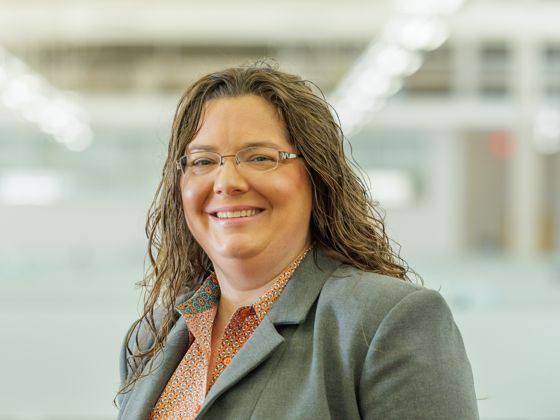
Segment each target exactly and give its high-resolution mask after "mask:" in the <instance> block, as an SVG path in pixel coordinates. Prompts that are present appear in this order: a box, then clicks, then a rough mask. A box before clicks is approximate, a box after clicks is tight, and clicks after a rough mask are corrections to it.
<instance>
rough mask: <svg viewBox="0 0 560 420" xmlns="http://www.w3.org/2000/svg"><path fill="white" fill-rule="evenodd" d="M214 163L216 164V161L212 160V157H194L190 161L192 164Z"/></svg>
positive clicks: (206, 164)
mask: <svg viewBox="0 0 560 420" xmlns="http://www.w3.org/2000/svg"><path fill="white" fill-rule="evenodd" d="M215 164H216V162H214V161H213V160H212V159H208V158H199V159H195V160H193V161H192V163H191V165H192V166H209V165H215Z"/></svg>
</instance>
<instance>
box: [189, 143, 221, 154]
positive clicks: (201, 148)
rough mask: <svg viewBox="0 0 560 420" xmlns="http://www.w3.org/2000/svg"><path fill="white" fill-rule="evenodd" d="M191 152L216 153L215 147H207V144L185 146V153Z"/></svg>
mask: <svg viewBox="0 0 560 420" xmlns="http://www.w3.org/2000/svg"><path fill="white" fill-rule="evenodd" d="M193 150H198V151H209V152H215V151H217V149H216V147H215V146H211V145H207V144H195V145H192V146H190V145H189V146H187V153H190V152H192V151H193Z"/></svg>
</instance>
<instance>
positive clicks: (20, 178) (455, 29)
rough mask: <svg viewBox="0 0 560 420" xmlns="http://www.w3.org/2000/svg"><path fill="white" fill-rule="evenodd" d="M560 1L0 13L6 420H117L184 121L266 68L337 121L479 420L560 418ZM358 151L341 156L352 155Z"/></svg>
mask: <svg viewBox="0 0 560 420" xmlns="http://www.w3.org/2000/svg"><path fill="white" fill-rule="evenodd" d="M559 18H560V1H555V0H470V1H461V0H447V1H446V0H394V1H390V0H383V1H381V0H369V1H367V0H347V1H345V2H340V1H333V0H322V1H319V0H299V1H296V0H285V1H283V2H262V1H256V0H236V1H215V2H203V1H171V0H166V1H158V2H155V1H140V0H137V1H132V0H129V1H125V0H111V1H109V0H106V1H104V0H72V1H64V0H48V1H47V0H18V1H12V0H0V340H1V345H0V419H111V418H115V417H116V409H115V408H114V407H113V406H112V399H113V397H114V394H115V392H116V390H117V387H118V351H119V347H120V344H121V340H122V337H123V334H124V333H125V331H126V329H127V328H128V326H129V325H130V323H131V322H132V320H133V319H134V318H135V317H136V316H137V311H138V302H139V296H140V294H139V290H138V289H137V288H136V287H135V283H136V282H138V281H139V280H141V278H142V276H143V273H144V269H145V262H144V257H145V249H146V239H145V237H144V232H143V229H144V223H145V217H146V212H147V209H148V206H149V204H150V202H151V200H152V197H153V194H154V192H155V188H156V186H157V183H158V181H159V179H158V178H159V174H160V172H161V169H162V164H163V161H164V158H165V153H166V143H167V141H168V136H169V133H170V125H171V121H172V117H173V112H174V107H175V105H176V103H177V101H178V98H179V96H180V94H181V92H182V91H183V90H184V88H185V87H186V86H187V85H188V84H189V83H190V82H191V81H193V80H194V79H196V78H198V77H199V76H201V75H203V74H205V73H207V72H209V71H214V70H219V69H222V68H225V67H227V66H232V65H237V64H243V63H247V62H250V61H254V60H256V59H260V58H263V57H272V58H274V59H275V60H276V61H277V62H278V63H279V66H280V68H281V69H283V70H286V71H289V72H295V73H298V74H300V75H302V76H303V77H304V78H307V79H309V80H312V81H314V82H315V83H316V84H317V85H318V87H320V88H321V90H322V91H323V92H324V93H325V95H326V96H327V98H328V100H329V101H330V102H331V103H332V104H333V105H334V106H335V108H336V110H337V112H338V114H339V116H340V119H341V121H342V124H343V126H344V128H345V130H346V134H347V138H348V144H347V146H348V152H349V153H352V154H353V155H354V156H355V158H356V159H357V161H358V162H359V163H360V165H361V166H362V167H363V168H364V171H365V172H366V173H367V175H368V176H369V182H370V185H371V191H372V195H373V197H374V198H376V199H377V200H379V202H380V203H381V206H382V207H383V209H384V211H385V215H386V223H387V227H388V230H389V232H390V235H391V236H392V237H393V238H394V240H395V241H396V242H398V244H400V246H401V247H402V248H401V253H402V255H403V256H404V257H405V258H406V259H407V261H408V262H409V264H410V265H411V266H412V267H413V268H414V269H415V270H416V271H418V272H419V273H420V274H421V275H422V277H423V278H424V281H425V284H426V285H427V286H428V287H431V288H434V289H438V290H440V292H441V293H442V294H443V295H444V296H445V298H446V299H447V301H448V302H449V304H450V306H451V308H452V310H453V312H454V315H455V318H456V322H457V323H458V325H459V327H460V329H461V331H462V333H463V337H464V341H465V345H466V347H467V351H468V354H469V357H470V360H471V363H472V366H473V371H474V375H475V382H476V389H477V394H478V397H479V399H480V400H479V407H480V413H481V417H482V418H483V419H560V398H559V395H560V394H559V391H560V358H559V356H560V326H559V324H560V194H559V193H560V24H559V23H558V22H559V21H560V20H559ZM350 145H351V147H350Z"/></svg>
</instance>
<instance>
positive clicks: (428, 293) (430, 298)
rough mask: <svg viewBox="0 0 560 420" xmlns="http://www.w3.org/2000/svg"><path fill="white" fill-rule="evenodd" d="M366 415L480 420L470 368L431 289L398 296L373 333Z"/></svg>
mask: <svg viewBox="0 0 560 420" xmlns="http://www.w3.org/2000/svg"><path fill="white" fill-rule="evenodd" d="M359 404H360V411H361V414H362V418H364V419H418V420H420V419H430V420H431V419H454V420H463V419H464V420H471V419H478V418H479V417H478V408H477V402H476V396H475V392H474V383H473V376H472V371H471V366H470V363H469V360H468V359H467V355H466V352H465V347H464V345H463V340H462V338H461V334H460V332H459V330H458V328H457V326H456V325H455V322H454V320H453V317H452V315H451V312H450V310H449V307H448V306H447V304H446V303H445V301H444V300H443V298H442V297H441V295H440V294H439V293H437V292H435V291H433V290H428V289H421V290H417V291H414V292H412V293H410V294H408V295H407V296H406V297H404V298H403V299H402V300H400V301H399V302H398V303H397V304H396V305H395V306H394V307H393V308H392V309H391V310H390V311H389V312H388V313H387V315H386V316H385V318H384V319H383V321H382V322H381V324H380V325H379V328H378V329H377V331H376V332H375V334H374V336H373V338H372V340H371V343H370V346H369V350H368V353H367V357H366V360H365V362H364V366H363V371H362V376H361V379H360V385H359Z"/></svg>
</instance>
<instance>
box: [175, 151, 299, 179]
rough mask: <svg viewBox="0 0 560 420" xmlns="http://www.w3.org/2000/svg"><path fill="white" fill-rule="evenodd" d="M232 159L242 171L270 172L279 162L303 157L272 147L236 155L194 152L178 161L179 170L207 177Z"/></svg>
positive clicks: (187, 173)
mask: <svg viewBox="0 0 560 420" xmlns="http://www.w3.org/2000/svg"><path fill="white" fill-rule="evenodd" d="M227 157H232V158H234V162H235V164H236V166H237V167H238V168H240V169H250V170H253V171H255V172H268V171H272V170H274V169H276V168H277V167H278V162H280V161H282V160H287V159H297V158H300V157H302V155H299V154H296V153H290V152H282V151H280V150H276V149H274V148H272V147H260V146H259V147H253V146H251V147H246V148H243V149H241V150H239V151H238V152H237V153H236V154H235V155H220V154H219V153H215V152H207V151H201V152H192V153H187V154H186V155H184V156H181V158H179V160H178V161H177V169H178V170H180V171H181V172H182V173H183V175H187V176H191V175H207V174H209V173H211V172H213V171H215V170H216V169H217V168H218V167H220V166H222V165H223V164H224V158H227Z"/></svg>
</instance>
